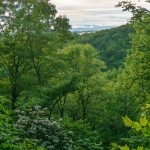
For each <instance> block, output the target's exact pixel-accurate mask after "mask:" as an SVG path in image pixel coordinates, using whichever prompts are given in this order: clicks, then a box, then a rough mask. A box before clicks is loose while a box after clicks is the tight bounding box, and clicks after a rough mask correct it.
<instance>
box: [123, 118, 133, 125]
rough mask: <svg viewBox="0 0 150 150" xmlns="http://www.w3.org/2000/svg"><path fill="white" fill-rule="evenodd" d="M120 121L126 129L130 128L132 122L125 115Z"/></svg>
mask: <svg viewBox="0 0 150 150" xmlns="http://www.w3.org/2000/svg"><path fill="white" fill-rule="evenodd" d="M122 119H123V122H124V124H125V126H126V127H131V126H132V125H133V122H132V120H131V119H130V118H129V117H128V116H127V115H126V116H125V117H122Z"/></svg>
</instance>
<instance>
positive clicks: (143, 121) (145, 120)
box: [140, 116, 148, 127]
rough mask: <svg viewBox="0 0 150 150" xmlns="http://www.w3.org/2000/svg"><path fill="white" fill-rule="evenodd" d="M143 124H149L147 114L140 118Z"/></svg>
mask: <svg viewBox="0 0 150 150" xmlns="http://www.w3.org/2000/svg"><path fill="white" fill-rule="evenodd" d="M140 124H141V126H143V127H145V126H146V125H147V124H148V120H147V119H146V116H144V117H143V118H141V119H140Z"/></svg>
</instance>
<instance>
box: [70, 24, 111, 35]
mask: <svg viewBox="0 0 150 150" xmlns="http://www.w3.org/2000/svg"><path fill="white" fill-rule="evenodd" d="M111 28H113V26H97V25H83V26H73V28H72V29H71V32H76V33H84V32H95V31H100V30H106V29H111Z"/></svg>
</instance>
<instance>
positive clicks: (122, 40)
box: [77, 25, 133, 69]
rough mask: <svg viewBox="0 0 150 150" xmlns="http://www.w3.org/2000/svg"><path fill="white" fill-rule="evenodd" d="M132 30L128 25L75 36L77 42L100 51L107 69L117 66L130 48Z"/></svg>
mask: <svg viewBox="0 0 150 150" xmlns="http://www.w3.org/2000/svg"><path fill="white" fill-rule="evenodd" d="M131 32H133V29H132V28H131V27H130V25H123V26H120V27H116V28H112V29H107V30H103V31H97V32H95V33H86V34H83V35H80V37H78V38H77V42H78V43H82V44H85V43H89V44H91V45H92V46H94V47H95V48H97V49H98V50H100V51H101V57H102V60H104V61H105V62H106V64H107V66H108V68H109V69H113V68H118V67H119V66H120V65H121V64H122V62H123V59H124V58H125V56H126V55H127V51H128V49H130V48H131V43H130V38H129V34H130V33H131Z"/></svg>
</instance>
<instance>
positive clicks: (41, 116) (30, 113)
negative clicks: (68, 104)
mask: <svg viewBox="0 0 150 150" xmlns="http://www.w3.org/2000/svg"><path fill="white" fill-rule="evenodd" d="M16 113H17V114H18V119H17V122H16V124H15V127H16V129H17V131H18V132H19V137H20V140H21V141H22V140H23V141H24V139H26V138H28V139H31V140H36V141H37V143H38V144H39V146H42V147H45V148H46V149H50V150H52V149H54V150H55V149H60V150H69V149H71V147H72V146H71V145H72V141H71V139H70V138H69V136H68V134H67V133H66V132H65V131H64V129H63V127H62V125H61V124H60V123H58V122H56V121H54V120H52V119H51V120H49V119H48V118H47V115H46V114H47V112H46V109H41V107H40V106H35V107H34V109H28V110H26V111H20V110H16Z"/></svg>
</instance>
